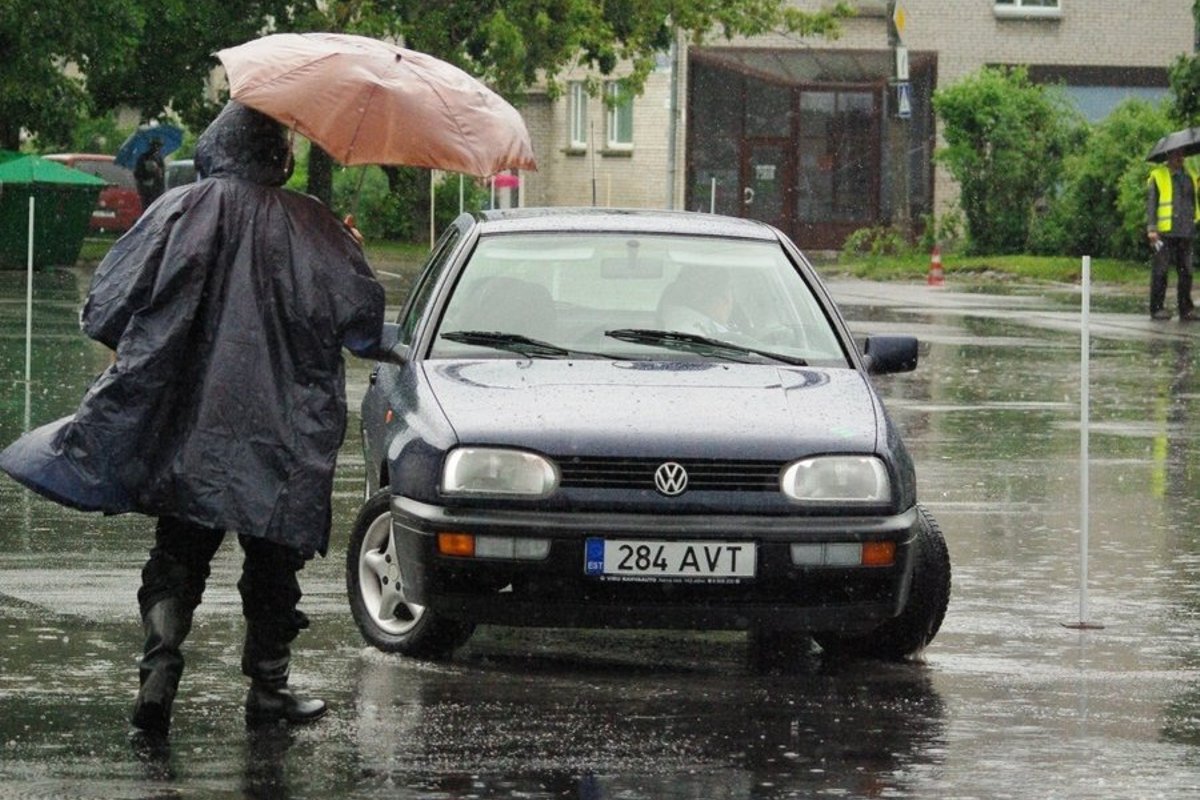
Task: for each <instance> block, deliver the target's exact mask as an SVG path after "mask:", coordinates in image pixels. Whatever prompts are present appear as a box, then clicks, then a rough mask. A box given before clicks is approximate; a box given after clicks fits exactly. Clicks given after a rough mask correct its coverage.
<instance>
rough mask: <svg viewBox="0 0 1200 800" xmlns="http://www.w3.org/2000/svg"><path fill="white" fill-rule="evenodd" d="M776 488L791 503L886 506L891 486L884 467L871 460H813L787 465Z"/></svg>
mask: <svg viewBox="0 0 1200 800" xmlns="http://www.w3.org/2000/svg"><path fill="white" fill-rule="evenodd" d="M780 488H781V489H782V490H783V493H784V494H786V495H787V496H788V497H790V498H792V499H793V500H801V501H805V502H827V503H829V502H836V503H887V502H890V501H891V499H892V485H891V482H890V481H889V480H888V472H887V467H885V466H884V464H883V462H882V461H880V460H879V459H878V458H875V457H874V456H817V457H816V458H806V459H804V460H802V461H797V462H795V463H793V464H789V465H788V466H787V467H786V468H785V469H784V470H783V475H782V476H781V478H780Z"/></svg>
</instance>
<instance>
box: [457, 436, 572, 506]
mask: <svg viewBox="0 0 1200 800" xmlns="http://www.w3.org/2000/svg"><path fill="white" fill-rule="evenodd" d="M557 488H558V467H556V466H555V465H554V462H552V461H550V460H549V459H547V458H543V457H542V456H539V455H537V454H536V453H527V452H524V451H522V450H502V449H498V448H489V447H459V448H457V449H455V450H452V451H451V452H450V454H449V455H448V456H446V464H445V466H444V467H443V468H442V491H443V492H445V493H446V494H485V495H503V496H514V497H545V496H546V495H549V494H550V493H552V492H553V491H554V490H555V489H557Z"/></svg>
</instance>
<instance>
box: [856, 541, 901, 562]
mask: <svg viewBox="0 0 1200 800" xmlns="http://www.w3.org/2000/svg"><path fill="white" fill-rule="evenodd" d="M895 563H896V543H895V542H863V546H862V565H863V566H864V567H890V566H891V565H892V564H895Z"/></svg>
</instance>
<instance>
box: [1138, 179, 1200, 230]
mask: <svg viewBox="0 0 1200 800" xmlns="http://www.w3.org/2000/svg"><path fill="white" fill-rule="evenodd" d="M1184 170H1185V171H1186V172H1187V174H1188V177H1190V178H1191V179H1192V197H1193V198H1196V199H1197V200H1200V188H1198V183H1197V176H1196V171H1195V170H1193V169H1192V168H1191V167H1188V166H1185V167H1184ZM1150 180H1152V181H1154V183H1155V185H1156V186H1157V187H1158V221H1157V227H1158V232H1159V233H1170V232H1171V215H1172V213H1173V212H1174V210H1175V209H1174V206H1173V204H1172V201H1173V200H1174V194H1175V189H1174V187H1173V186H1172V185H1171V168H1170V167H1168V166H1167V165H1166V164H1159V165H1158V166H1157V167H1155V168H1154V169H1152V170H1150ZM1193 205H1195V206H1196V211H1195V214H1196V216H1195V220H1196V221H1197V222H1200V202H1196V203H1193Z"/></svg>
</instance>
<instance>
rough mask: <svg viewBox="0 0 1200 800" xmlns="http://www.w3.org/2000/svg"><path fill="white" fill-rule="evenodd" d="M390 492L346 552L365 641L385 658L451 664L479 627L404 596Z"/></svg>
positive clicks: (357, 526) (367, 508)
mask: <svg viewBox="0 0 1200 800" xmlns="http://www.w3.org/2000/svg"><path fill="white" fill-rule="evenodd" d="M391 500H392V497H391V491H390V490H389V489H387V488H386V487H385V488H384V489H383V490H382V491H379V492H376V493H375V494H374V495H372V496H371V498H370V499H369V500H367V502H366V504H364V505H363V508H362V510H361V511H360V512H359V513H358V519H357V520H355V522H354V530H353V531H352V532H351V534H350V546H349V548H348V549H347V551H346V593H347V595H348V596H349V599H350V613H351V614H352V615H353V617H354V622H355V624H357V625H358V630H359V631H360V632H361V633H362V635H363V638H364V639H366V640H367V642H368V643H369V644H371V645H372V646H373V647H375V648H377V649H379V650H382V651H383V652H385V653H401V654H403V655H406V656H413V657H414V658H430V659H438V658H446V657H448V656H449V655H450V654H451V653H452V652H453V651H454V650H455V649H456V648H457V647H459V646H461V645H463V644H465V643H466V641H467V639H469V638H470V637H471V633H472V632H473V631H474V630H475V626H474V624H472V623H470V622H460V621H458V620H453V619H447V618H445V617H442V616H440V615H438V614H437V613H436V612H434V611H431V610H430V609H428V608H426V607H425V606H419V605H416V604H415V603H409V602H408V601H407V600H406V599H405V598H404V596H403V586H402V582H401V581H400V570H399V563H398V560H397V559H398V556H397V554H396V548H395V545H394V543H393V540H392V511H391Z"/></svg>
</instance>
